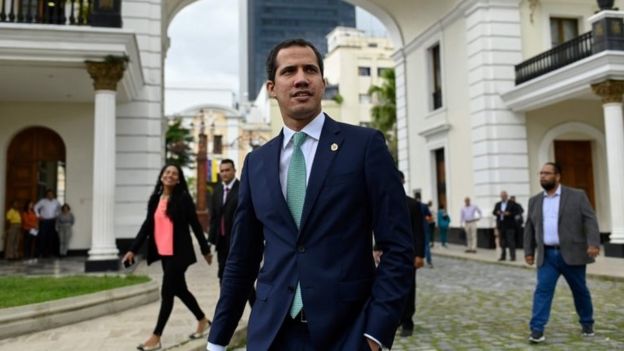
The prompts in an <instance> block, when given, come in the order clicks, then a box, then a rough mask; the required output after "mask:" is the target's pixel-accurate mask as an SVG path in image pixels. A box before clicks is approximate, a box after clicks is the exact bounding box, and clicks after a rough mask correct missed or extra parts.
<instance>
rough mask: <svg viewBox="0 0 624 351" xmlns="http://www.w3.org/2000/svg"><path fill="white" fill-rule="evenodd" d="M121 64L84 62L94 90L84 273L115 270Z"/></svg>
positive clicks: (114, 60) (117, 60)
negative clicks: (88, 240) (89, 225)
mask: <svg viewBox="0 0 624 351" xmlns="http://www.w3.org/2000/svg"><path fill="white" fill-rule="evenodd" d="M125 63H126V60H125V59H124V58H110V59H108V60H107V61H106V62H87V71H88V72H89V75H90V76H91V78H93V83H94V84H93V85H94V87H95V120H94V130H93V198H92V199H93V203H92V211H93V214H92V218H91V222H92V228H91V250H89V258H88V260H87V262H86V264H85V268H86V270H87V271H107V270H116V269H118V268H119V258H118V256H117V253H118V250H117V245H116V242H115V172H116V162H115V158H116V154H115V136H116V130H115V120H116V118H117V115H116V112H115V110H116V104H117V102H116V95H117V93H116V90H117V82H119V80H120V79H121V78H122V77H123V72H124V69H125Z"/></svg>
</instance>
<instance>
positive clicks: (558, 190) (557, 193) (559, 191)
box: [544, 184, 561, 197]
mask: <svg viewBox="0 0 624 351" xmlns="http://www.w3.org/2000/svg"><path fill="white" fill-rule="evenodd" d="M557 196H561V184H559V186H558V187H557V191H555V195H553V196H552V197H557ZM544 197H549V196H548V192H546V190H544Z"/></svg>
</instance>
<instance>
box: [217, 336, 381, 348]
mask: <svg viewBox="0 0 624 351" xmlns="http://www.w3.org/2000/svg"><path fill="white" fill-rule="evenodd" d="M364 336H365V337H367V338H368V339H371V340H373V341H374V342H375V343H377V345H379V349H380V350H383V349H384V347H383V345H381V343H380V342H379V340H377V339H375V338H374V337H372V336H371V335H369V334H366V333H364ZM386 349H387V348H386ZM211 351H212V350H211Z"/></svg>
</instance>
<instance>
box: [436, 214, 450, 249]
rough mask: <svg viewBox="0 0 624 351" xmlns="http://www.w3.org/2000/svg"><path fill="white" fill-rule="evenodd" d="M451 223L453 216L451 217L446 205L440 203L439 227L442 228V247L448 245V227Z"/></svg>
mask: <svg viewBox="0 0 624 351" xmlns="http://www.w3.org/2000/svg"><path fill="white" fill-rule="evenodd" d="M450 224H451V217H449V215H448V213H447V212H446V209H445V208H444V205H440V207H439V208H438V228H439V229H440V243H441V244H442V247H448V245H447V244H448V229H449V225H450Z"/></svg>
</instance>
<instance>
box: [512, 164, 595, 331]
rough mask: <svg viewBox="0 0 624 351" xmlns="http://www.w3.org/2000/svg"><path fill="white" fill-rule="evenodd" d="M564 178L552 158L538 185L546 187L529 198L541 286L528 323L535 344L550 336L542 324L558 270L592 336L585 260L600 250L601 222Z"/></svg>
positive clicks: (527, 247) (528, 244) (529, 243)
mask: <svg viewBox="0 0 624 351" xmlns="http://www.w3.org/2000/svg"><path fill="white" fill-rule="evenodd" d="M560 180H561V168H560V167H559V165H557V164H555V163H552V162H549V163H546V164H545V165H544V166H543V167H542V170H541V171H540V184H541V185H542V188H544V192H541V193H539V194H537V195H535V196H533V197H532V198H531V199H530V200H529V209H528V212H527V222H526V226H525V228H524V255H525V260H526V263H527V264H529V265H532V264H533V263H534V262H535V250H536V249H537V286H536V288H535V294H534V295H533V312H532V314H533V316H532V318H531V322H530V324H529V326H530V328H531V335H530V336H529V341H531V342H532V343H540V342H543V341H544V340H546V338H545V337H544V328H545V326H546V323H548V318H549V316H550V306H551V304H552V299H553V295H554V293H555V287H556V285H557V280H558V279H559V276H560V275H563V277H564V278H565V280H566V281H567V282H568V285H569V286H570V289H571V290H572V295H573V297H574V306H575V307H576V313H577V314H578V315H579V322H580V324H581V327H582V329H581V333H582V335H583V336H593V335H594V319H593V306H592V300H591V295H590V293H589V289H588V288H587V284H586V282H585V272H586V268H587V264H588V263H592V262H594V258H595V257H596V256H597V255H598V254H599V253H600V232H599V230H598V222H597V221H596V215H595V214H594V211H593V210H592V207H591V204H590V203H589V200H588V199H587V195H585V192H583V191H582V190H579V189H574V188H569V187H566V186H563V185H561V184H560Z"/></svg>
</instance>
